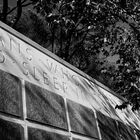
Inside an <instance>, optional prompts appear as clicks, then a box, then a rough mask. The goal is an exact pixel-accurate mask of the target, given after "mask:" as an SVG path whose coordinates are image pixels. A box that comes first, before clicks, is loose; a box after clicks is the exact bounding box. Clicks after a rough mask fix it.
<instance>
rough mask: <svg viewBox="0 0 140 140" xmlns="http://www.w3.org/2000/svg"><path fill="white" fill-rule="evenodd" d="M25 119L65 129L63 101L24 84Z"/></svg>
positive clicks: (45, 91) (48, 92)
mask: <svg viewBox="0 0 140 140" xmlns="http://www.w3.org/2000/svg"><path fill="white" fill-rule="evenodd" d="M25 89H26V98H27V118H28V119H31V120H33V121H37V122H40V123H44V124H48V125H52V126H55V127H59V128H62V129H67V119H66V110H65V104H64V100H63V98H62V97H61V96H59V95H57V94H54V93H52V92H50V91H48V90H46V89H43V88H41V87H38V86H36V85H33V84H31V83H28V82H26V84H25Z"/></svg>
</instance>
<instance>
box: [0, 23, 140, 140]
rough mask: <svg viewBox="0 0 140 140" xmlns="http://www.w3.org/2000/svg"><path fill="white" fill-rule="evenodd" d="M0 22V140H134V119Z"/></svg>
mask: <svg viewBox="0 0 140 140" xmlns="http://www.w3.org/2000/svg"><path fill="white" fill-rule="evenodd" d="M122 102H123V99H121V97H118V96H117V95H115V93H113V92H112V91H111V90H109V89H108V88H107V87H105V86H103V85H102V84H101V83H99V82H97V81H96V80H94V79H92V78H91V77H89V76H88V75H86V74H85V73H83V72H81V71H80V70H78V69H76V68H75V67H73V66H71V65H70V64H68V63H67V62H65V61H64V60H62V59H60V58H58V57H57V56H55V55H54V54H52V53H51V52H49V51H47V50H45V49H43V48H42V47H41V46H39V45H38V44H36V43H35V42H33V41H31V40H30V39H28V38H27V37H25V36H23V35H22V34H20V33H18V32H17V31H15V30H13V29H11V28H10V27H8V26H7V25H5V24H3V23H2V22H0V140H140V115H139V114H138V112H132V111H131V106H129V107H128V108H126V109H124V110H119V109H115V106H116V105H120V104H121V103H122Z"/></svg>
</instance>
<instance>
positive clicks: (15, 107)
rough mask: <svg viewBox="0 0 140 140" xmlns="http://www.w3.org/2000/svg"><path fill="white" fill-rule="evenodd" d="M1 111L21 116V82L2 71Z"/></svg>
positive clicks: (0, 72)
mask: <svg viewBox="0 0 140 140" xmlns="http://www.w3.org/2000/svg"><path fill="white" fill-rule="evenodd" d="M0 111H2V112H5V113H10V114H13V115H16V116H21V112H22V111H21V82H20V80H19V79H18V78H17V77H15V76H13V75H11V74H8V73H6V72H4V71H1V70H0Z"/></svg>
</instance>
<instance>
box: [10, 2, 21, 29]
mask: <svg viewBox="0 0 140 140" xmlns="http://www.w3.org/2000/svg"><path fill="white" fill-rule="evenodd" d="M21 13H22V3H21V0H17V16H16V20H15V22H14V23H13V25H12V27H15V25H16V24H17V22H18V21H19V19H20V17H21Z"/></svg>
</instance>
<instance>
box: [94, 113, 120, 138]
mask: <svg viewBox="0 0 140 140" xmlns="http://www.w3.org/2000/svg"><path fill="white" fill-rule="evenodd" d="M97 118H98V124H99V128H100V132H101V136H102V139H103V140H120V139H119V133H118V129H117V124H116V122H115V120H113V119H111V118H109V117H107V116H105V115H103V114H102V113H100V112H97Z"/></svg>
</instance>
